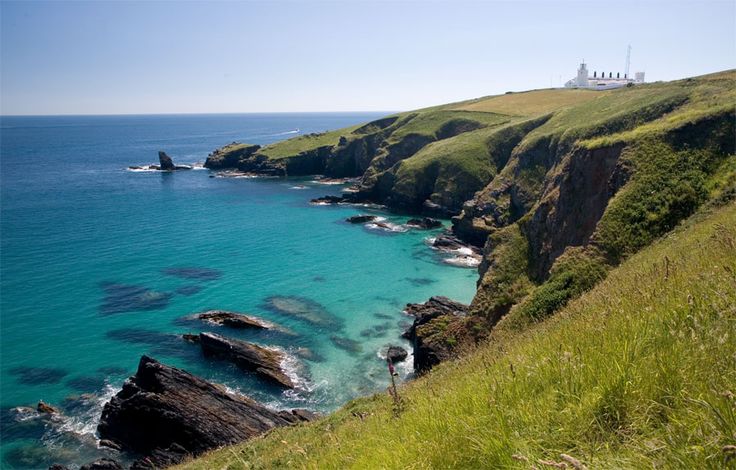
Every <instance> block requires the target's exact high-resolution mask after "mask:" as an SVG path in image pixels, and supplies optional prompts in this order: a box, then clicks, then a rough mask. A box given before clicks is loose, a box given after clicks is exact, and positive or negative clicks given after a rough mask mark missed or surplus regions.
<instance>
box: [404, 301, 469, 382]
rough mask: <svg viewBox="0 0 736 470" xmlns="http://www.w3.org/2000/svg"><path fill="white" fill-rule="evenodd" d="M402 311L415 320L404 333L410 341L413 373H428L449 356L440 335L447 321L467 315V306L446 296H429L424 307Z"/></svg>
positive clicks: (414, 307) (419, 305) (448, 349)
mask: <svg viewBox="0 0 736 470" xmlns="http://www.w3.org/2000/svg"><path fill="white" fill-rule="evenodd" d="M404 311H405V312H406V313H407V314H408V315H412V316H413V317H414V322H413V323H412V325H411V327H410V328H409V329H408V330H407V331H406V332H405V333H404V334H403V336H404V337H405V338H407V339H408V340H409V341H411V342H412V346H413V349H414V370H416V371H417V372H424V371H427V370H429V369H430V368H432V366H434V365H436V364H439V363H440V362H441V361H443V360H445V359H448V358H450V357H451V356H452V347H451V345H449V344H448V343H447V342H446V338H445V337H444V335H443V334H442V333H444V332H445V330H446V327H447V325H448V323H449V322H451V321H453V320H456V319H458V318H460V317H464V316H465V315H467V313H468V306H467V305H465V304H461V303H459V302H455V301H454V300H450V299H448V298H447V297H431V298H430V299H429V300H428V301H426V302H425V303H423V304H407V306H406V309H405V310H404ZM438 333H439V334H438Z"/></svg>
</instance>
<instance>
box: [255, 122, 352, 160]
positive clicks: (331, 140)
mask: <svg viewBox="0 0 736 470" xmlns="http://www.w3.org/2000/svg"><path fill="white" fill-rule="evenodd" d="M359 127H360V124H358V125H355V126H352V127H346V128H343V129H337V130H334V131H328V132H323V133H319V134H306V135H300V136H299V137H293V138H291V139H286V140H282V141H281V142H276V143H273V144H270V145H267V146H265V147H263V148H262V149H261V150H259V152H258V153H262V154H263V155H266V156H268V157H269V158H272V159H274V160H278V159H281V158H288V157H293V156H296V155H298V154H300V153H301V152H306V151H309V150H314V149H316V148H318V147H324V146H328V145H337V142H338V141H339V140H340V136H343V135H347V134H350V133H351V132H352V131H354V130H355V129H357V128H359Z"/></svg>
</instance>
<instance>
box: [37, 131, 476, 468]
mask: <svg viewBox="0 0 736 470" xmlns="http://www.w3.org/2000/svg"><path fill="white" fill-rule="evenodd" d="M259 149H260V147H259V146H250V145H243V144H237V143H233V144H230V145H229V146H226V147H225V148H223V149H218V150H216V151H214V152H213V153H212V154H210V156H209V158H208V159H207V163H206V164H205V166H206V167H207V168H209V169H210V170H213V171H216V172H217V173H214V174H211V175H210V176H222V177H282V176H285V175H287V174H288V173H287V172H286V171H285V168H283V167H279V166H274V165H273V162H271V161H269V160H268V159H266V158H263V156H261V155H258V154H257V152H258V150H259ZM130 169H131V170H139V169H142V170H156V171H178V170H187V169H191V167H187V166H181V165H179V166H177V165H175V164H174V163H173V161H172V160H171V158H170V157H169V156H168V155H167V154H166V153H165V152H160V153H159V165H147V166H145V167H143V166H140V167H136V166H132V167H130ZM314 182H315V183H320V184H326V185H332V184H341V185H344V184H346V183H348V184H349V183H353V184H355V183H356V180H355V179H345V178H339V177H335V178H327V177H322V178H320V179H317V180H315V181H314ZM311 203H312V204H314V205H332V204H351V205H363V206H367V207H370V206H371V205H372V204H375V202H374V201H372V200H371V199H370V198H368V197H366V195H365V194H362V193H361V192H360V187H359V186H353V187H351V188H348V190H347V191H345V192H343V194H342V196H331V195H330V196H325V197H322V198H318V199H313V200H312V201H311ZM376 207H380V206H378V205H376ZM420 212H422V213H442V214H444V212H442V211H439V212H437V211H432V210H430V211H424V210H422V211H420ZM345 222H346V223H349V224H354V225H359V226H363V227H364V228H366V229H367V230H378V231H383V232H387V233H400V232H404V231H408V230H427V231H432V230H438V229H440V228H441V227H442V222H440V221H439V220H436V219H433V218H431V217H428V216H421V217H415V218H411V219H409V220H407V221H406V222H405V223H402V224H399V223H394V222H390V221H388V220H386V218H384V217H381V216H378V215H374V214H357V215H355V216H352V217H349V218H348V219H347V220H346V221H345ZM428 240H429V241H428V244H429V245H430V248H431V249H432V250H434V251H436V252H437V253H441V254H443V255H449V256H450V258H445V259H444V261H445V262H447V263H448V264H453V262H452V261H450V260H452V259H456V258H458V257H463V259H465V258H468V259H472V260H476V259H478V257H479V253H480V251H479V249H478V248H476V247H472V246H469V245H467V244H465V243H463V242H462V241H461V240H459V239H457V238H455V237H453V236H452V235H450V234H447V233H443V234H440V235H437V236H436V237H431V238H429V239H428ZM456 265H457V266H463V264H462V263H459V264H456ZM474 266H477V265H471V267H474ZM465 267H468V266H467V265H466V266H465ZM184 274H187V275H188V273H184ZM265 308H267V309H270V310H273V311H274V312H276V313H278V314H282V315H283V314H286V315H289V316H293V317H294V318H298V319H299V320H301V321H304V322H307V323H308V324H312V325H314V326H317V327H320V328H326V329H327V330H328V331H329V330H338V329H339V326H340V323H339V321H338V320H339V319H337V318H333V317H332V316H331V315H330V314H329V313H328V312H326V311H323V310H320V308H319V306H317V305H311V304H310V301H309V300H308V299H299V298H293V299H291V298H279V297H273V298H268V299H266V304H265ZM467 312H468V306H466V305H463V304H459V303H457V302H453V301H451V300H449V299H446V298H442V297H433V298H431V299H429V300H428V301H427V302H426V303H424V304H408V305H407V306H406V308H405V310H404V313H405V314H407V315H409V316H411V317H412V322H411V324H410V326H409V328H408V329H407V330H406V332H405V333H404V334H403V337H404V338H406V339H408V340H409V341H410V342H411V345H412V349H413V360H414V364H413V369H414V370H415V371H416V372H417V373H423V372H426V371H427V370H429V369H430V368H431V367H432V366H433V365H435V364H437V363H438V362H440V361H441V360H445V359H447V358H449V357H451V353H452V351H451V350H449V349H447V348H445V347H444V346H443V345H442V344H441V343H440V342H438V341H434V339H433V337H432V332H431V331H430V330H429V329H428V328H427V325H428V323H429V322H430V321H431V320H436V319H438V318H440V317H448V318H449V317H452V318H459V317H463V316H465V315H466V314H467ZM397 313H398V312H397ZM179 324H181V325H188V326H190V327H196V325H197V324H199V325H200V326H206V325H209V326H211V327H214V328H226V329H231V330H233V331H250V332H259V331H262V332H274V333H278V334H283V335H286V336H289V335H293V334H294V333H293V332H291V331H289V330H288V329H286V328H284V327H281V326H280V325H278V324H275V323H272V322H268V321H264V320H262V319H260V318H257V317H254V316H252V315H248V314H243V313H238V312H230V311H224V310H208V311H205V312H201V313H196V314H192V315H189V316H187V317H183V318H181V319H180V321H179ZM371 334H372V332H371ZM179 338H180V341H182V343H183V344H186V343H190V344H191V346H190V347H195V346H196V347H198V348H199V349H200V350H201V354H202V355H203V356H204V357H207V358H210V359H216V360H218V361H223V362H229V363H231V364H233V365H234V366H236V367H237V368H238V369H240V370H242V371H244V372H245V373H248V374H253V375H254V377H256V378H258V379H259V380H262V381H263V382H264V384H269V385H270V386H276V387H278V388H281V389H284V390H290V389H293V388H295V387H296V386H297V384H296V382H295V380H294V377H293V376H290V375H289V374H287V371H286V370H285V369H284V364H285V362H286V361H287V357H286V354H287V353H286V352H285V351H283V350H281V349H279V348H273V347H266V346H262V345H259V344H255V343H251V342H249V341H244V340H241V339H237V338H232V337H228V336H224V335H222V334H218V333H214V332H211V331H201V332H199V333H185V334H181V335H179ZM330 341H331V342H332V343H333V345H334V346H335V347H338V348H341V349H344V350H345V351H346V352H348V353H350V354H358V353H361V351H362V346H361V344H360V342H358V341H355V340H352V339H350V338H346V337H344V336H341V335H339V334H331V335H330ZM303 349H304V348H299V349H298V350H297V351H295V353H296V355H297V356H302V355H303V354H307V357H309V356H310V355H311V353H310V352H309V351H307V352H306V353H305V352H304V351H302V350H303ZM380 357H381V358H383V359H384V360H386V361H388V362H389V363H392V364H393V363H400V362H403V361H405V360H407V358H409V352H408V351H406V350H405V349H404V348H402V347H400V346H395V345H391V344H388V345H387V346H385V347H384V349H383V350H382V351H381V352H380ZM291 360H294V359H291ZM297 360H298V359H297ZM38 407H39V410H42V411H43V412H44V413H47V414H48V415H49V416H51V415H53V413H55V412H56V410H55V408H53V407H52V406H50V405H47V404H45V403H39V405H38ZM315 417H316V415H315V414H314V413H312V412H310V411H307V410H302V409H294V410H284V411H275V410H272V409H270V408H267V407H265V406H264V405H262V404H260V403H258V402H256V401H255V400H253V399H250V398H247V397H244V396H242V395H238V394H235V393H232V392H230V391H228V390H226V389H225V388H224V387H223V386H221V385H218V384H214V383H210V382H207V381H205V380H203V379H201V378H199V377H196V376H194V375H192V374H190V373H189V372H187V371H185V370H182V369H178V368H176V367H172V366H169V365H166V364H163V363H161V362H159V361H157V360H155V359H153V358H152V357H150V356H147V355H144V356H142V357H141V359H140V362H139V364H138V368H137V371H136V372H135V374H134V375H133V376H131V377H130V378H128V379H127V380H126V381H125V383H124V385H123V388H122V389H121V390H120V391H119V392H117V394H115V396H113V397H112V399H110V401H108V402H107V403H106V404H105V405H104V407H103V409H102V414H101V418H100V421H99V424H98V427H97V435H98V437H99V439H100V441H99V445H100V446H101V447H103V448H106V449H110V450H111V451H113V452H124V453H126V454H129V455H132V456H135V458H136V460H134V461H133V463H132V465H131V466H130V468H131V469H153V468H164V467H167V466H170V465H175V464H177V463H179V462H181V461H182V460H184V459H187V458H191V457H194V456H197V455H199V454H201V453H202V452H205V451H207V450H210V449H213V448H216V447H221V446H224V445H228V444H233V443H237V442H242V441H244V440H247V439H250V438H252V437H254V436H256V435H259V434H262V433H264V432H267V431H268V430H270V429H272V428H274V427H279V426H291V425H295V424H299V423H302V422H305V421H310V420H312V419H314V418H315ZM112 457H114V455H113V456H112ZM52 468H56V469H59V470H60V469H63V468H65V467H63V466H61V465H59V466H54V467H52ZM82 468H87V469H90V470H91V469H121V468H123V466H122V465H121V464H120V463H119V462H117V461H116V460H115V459H114V458H110V457H104V458H101V459H98V460H96V461H94V462H90V463H89V464H87V465H85V466H83V467H82Z"/></svg>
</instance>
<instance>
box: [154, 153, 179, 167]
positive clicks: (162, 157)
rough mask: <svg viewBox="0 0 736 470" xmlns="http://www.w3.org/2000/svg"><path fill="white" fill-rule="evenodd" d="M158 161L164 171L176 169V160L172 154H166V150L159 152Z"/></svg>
mask: <svg viewBox="0 0 736 470" xmlns="http://www.w3.org/2000/svg"><path fill="white" fill-rule="evenodd" d="M158 161H159V165H160V166H161V170H163V171H173V170H175V169H176V166H174V162H173V161H172V160H171V157H170V156H168V155H166V152H159V153H158Z"/></svg>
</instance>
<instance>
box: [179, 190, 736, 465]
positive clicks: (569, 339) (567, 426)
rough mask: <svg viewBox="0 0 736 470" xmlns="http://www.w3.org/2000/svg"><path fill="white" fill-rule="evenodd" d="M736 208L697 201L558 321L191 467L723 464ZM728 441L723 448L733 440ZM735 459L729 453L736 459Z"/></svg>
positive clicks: (503, 332)
mask: <svg viewBox="0 0 736 470" xmlns="http://www.w3.org/2000/svg"><path fill="white" fill-rule="evenodd" d="M734 306H736V206H734V205H729V206H726V207H723V208H720V209H716V210H714V211H713V212H711V213H705V214H698V215H696V216H694V217H693V218H691V219H690V220H688V221H686V222H685V223H684V224H683V226H682V227H680V228H679V229H677V230H675V231H674V232H673V233H671V234H670V235H668V236H667V237H665V238H664V239H663V240H661V241H659V242H657V243H655V244H653V245H652V246H650V247H648V248H646V249H644V250H642V251H641V252H640V253H638V254H636V255H634V256H633V257H631V258H630V259H629V260H628V261H626V262H625V263H624V264H622V265H621V266H620V267H619V268H617V269H615V270H613V271H612V272H611V273H610V274H609V276H608V277H607V279H606V280H605V281H603V282H602V283H600V284H599V285H598V286H597V287H595V288H594V289H593V290H591V291H589V292H588V293H587V294H585V295H583V296H582V297H581V298H579V299H578V300H576V301H574V302H572V303H570V304H569V305H568V306H567V307H566V308H565V309H564V310H563V311H561V312H560V313H559V314H558V315H556V316H555V317H553V318H552V319H550V320H548V321H546V322H543V323H538V324H536V325H535V326H533V327H531V328H529V329H527V330H526V331H523V332H516V331H515V330H513V329H509V328H506V327H505V326H504V323H503V322H502V323H501V324H500V325H499V327H498V328H497V329H496V330H495V332H494V334H493V336H492V339H491V341H490V342H489V343H488V344H487V345H485V346H482V347H480V348H478V349H477V350H476V351H474V352H471V353H470V354H469V355H467V356H465V357H463V358H461V359H459V360H456V361H453V362H448V363H445V364H442V365H440V366H438V367H437V368H435V369H434V370H433V371H432V372H431V373H430V374H429V375H427V376H425V377H422V378H420V379H418V380H416V381H414V382H411V383H408V384H405V385H403V386H402V387H401V388H400V394H401V397H402V402H401V406H400V407H399V408H396V407H395V406H394V405H393V404H392V401H391V399H390V398H389V397H388V395H375V396H372V397H367V398H363V399H359V400H355V401H353V402H350V403H348V404H347V405H346V406H345V407H343V408H342V409H341V410H339V411H338V412H336V413H335V414H333V415H331V416H328V417H326V418H324V419H322V420H319V421H317V422H314V423H310V424H307V425H301V426H298V427H295V428H289V429H277V430H274V431H272V432H270V433H269V434H268V435H266V436H264V437H261V438H257V439H254V440H252V441H250V442H248V443H244V444H241V445H237V446H234V447H230V448H225V449H221V450H217V451H214V452H211V453H209V454H206V455H204V456H202V457H201V458H199V459H197V460H194V461H192V462H189V463H187V464H184V465H182V466H181V467H179V468H182V469H210V468H232V469H235V468H281V467H297V468H366V469H367V468H430V467H431V468H450V467H454V468H530V467H531V466H540V462H542V461H545V462H562V461H563V458H562V457H561V454H565V455H568V456H571V457H572V458H574V459H577V460H578V461H580V462H582V463H583V464H584V465H586V466H588V468H724V467H725V466H727V465H729V464H730V465H732V464H733V463H734V461H733V460H730V461H728V460H727V459H728V457H729V455H730V454H728V448H727V447H724V446H728V445H733V444H734V436H736V395H735V393H736V356H734V351H736V307H734ZM724 449H725V451H724ZM728 462H730V463H728Z"/></svg>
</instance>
